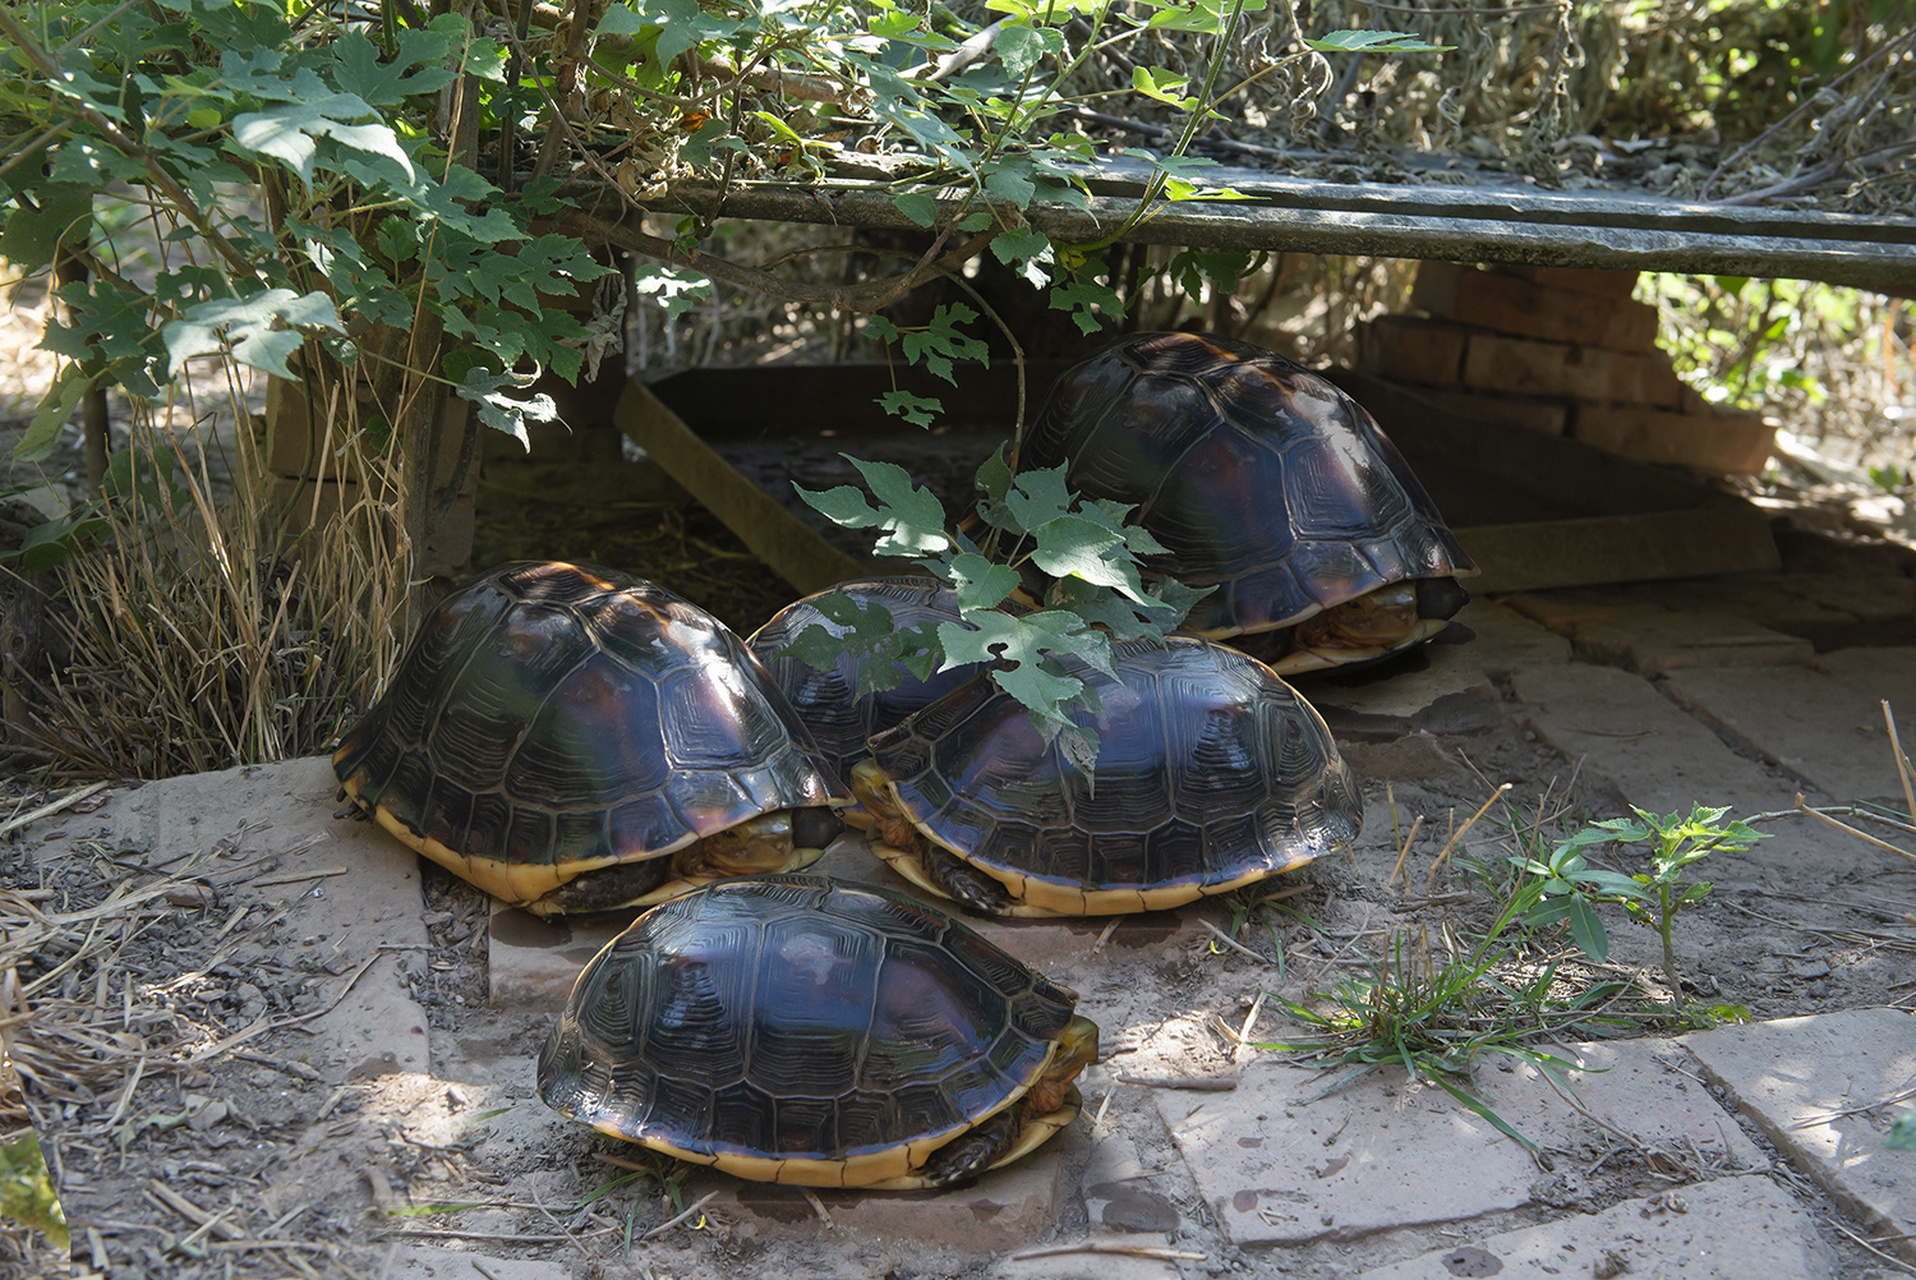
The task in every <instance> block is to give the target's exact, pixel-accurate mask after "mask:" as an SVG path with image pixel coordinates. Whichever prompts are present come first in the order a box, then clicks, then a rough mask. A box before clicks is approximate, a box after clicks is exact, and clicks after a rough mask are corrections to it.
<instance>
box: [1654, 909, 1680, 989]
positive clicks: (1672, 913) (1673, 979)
mask: <svg viewBox="0 0 1916 1280" xmlns="http://www.w3.org/2000/svg"><path fill="white" fill-rule="evenodd" d="M1657 909H1658V911H1659V912H1660V913H1661V917H1662V919H1661V921H1660V930H1661V932H1662V934H1663V980H1664V981H1665V982H1667V983H1669V984H1670V1007H1671V1008H1673V1009H1675V1008H1681V1007H1682V1005H1683V980H1682V978H1681V977H1680V976H1679V975H1678V973H1677V962H1676V947H1675V945H1674V944H1673V943H1672V942H1671V940H1670V932H1671V928H1672V926H1674V925H1675V924H1676V908H1675V907H1674V906H1672V905H1671V903H1670V886H1669V885H1667V884H1660V885H1658V886H1657Z"/></svg>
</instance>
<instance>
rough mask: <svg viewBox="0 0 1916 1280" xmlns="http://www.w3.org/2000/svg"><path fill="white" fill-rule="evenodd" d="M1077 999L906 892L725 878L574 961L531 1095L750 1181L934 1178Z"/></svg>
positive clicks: (906, 1181) (1029, 1076) (1026, 1085)
mask: <svg viewBox="0 0 1916 1280" xmlns="http://www.w3.org/2000/svg"><path fill="white" fill-rule="evenodd" d="M1076 1001H1077V997H1076V995H1075V994H1073V993H1072V992H1071V991H1069V990H1066V989H1065V988H1063V987H1059V986H1056V985H1054V984H1053V983H1051V982H1049V981H1047V980H1046V979H1045V978H1043V977H1042V976H1040V975H1038V974H1036V973H1034V972H1032V971H1031V970H1030V969H1027V968H1026V967H1025V966H1024V965H1023V964H1021V963H1019V962H1018V961H1017V960H1015V959H1013V958H1012V957H1011V956H1009V955H1007V954H1005V953H1004V952H1003V951H1001V950H999V949H998V948H997V947H995V946H993V945H992V944H991V943H989V942H987V941H985V940H984V939H983V938H981V937H979V936H978V935H977V934H976V933H974V932H973V931H972V930H970V929H969V928H967V927H965V926H964V925H962V924H960V923H958V922H957V921H955V920H953V919H951V918H950V917H949V916H947V915H945V914H944V913H943V912H941V911H938V910H937V909H935V908H933V907H928V906H926V905H924V904H923V903H920V902H917V901H914V900H913V899H910V898H907V897H905V896H903V895H901V894H894V893H891V892H889V891H886V890H882V889H877V888H873V887H871V886H867V885H857V886H853V885H847V884H842V883H836V882H833V881H830V880H825V879H817V878H811V877H806V876H765V877H754V878H749V879H735V880H721V881H718V882H716V883H714V884H711V885H708V886H705V887H703V888H701V889H698V890H696V891H694V892H691V893H688V894H685V895H683V896H682V897H679V898H675V899H673V900H672V901H670V902H666V903H664V904H661V905H660V906H657V907H654V908H653V909H652V910H650V911H648V912H646V913H645V914H644V915H642V916H640V917H639V918H638V920H636V921H635V922H634V923H633V924H632V926H631V927H630V928H629V929H627V930H626V931H625V932H624V933H622V934H620V935H619V936H618V937H617V938H615V939H613V940H612V942H610V943H609V944H607V946H606V947H605V949H604V950H602V951H600V952H599V954H598V955H597V956H596V957H595V958H594V959H593V960H592V961H591V963H589V964H588V965H586V967H585V969H584V971H583V972H582V973H580V975H579V978H578V981H577V983H576V984H575V985H574V987H573V989H572V996H571V998H570V999H569V1000H568V1001H567V1002H566V1007H565V1011H564V1013H563V1014H562V1015H561V1016H560V1018H559V1021H558V1024H557V1026H556V1027H555V1028H554V1029H553V1031H552V1034H551V1036H550V1037H549V1039H548V1040H547V1042H546V1044H545V1047H544V1050H543V1051H542V1052H541V1053H540V1055H539V1066H538V1083H539V1096H540V1097H541V1098H543V1099H544V1100H545V1102H546V1104H547V1105H549V1106H551V1107H553V1108H554V1109H555V1110H557V1111H559V1112H561V1113H562V1114H564V1115H567V1116H571V1117H573V1118H574V1119H577V1120H581V1121H584V1122H585V1123H587V1124H589V1125H591V1126H593V1127H594V1128H596V1129H599V1130H600V1131H602V1132H605V1133H608V1134H611V1135H613V1136H614V1137H619V1138H625V1139H629V1140H630V1141H633V1142H638V1143H642V1144H644V1145H645V1146H647V1147H650V1148H652V1149H653V1150H655V1151H662V1152H665V1153H666V1154H668V1155H673V1156H677V1157H679V1158H680V1159H683V1160H691V1161H695V1162H697V1163H700V1164H707V1165H716V1166H717V1167H718V1168H720V1169H722V1170H724V1171H726V1172H728V1173H733V1174H737V1175H739V1176H741V1177H745V1178H752V1179H756V1180H759V1181H765V1182H786V1183H796V1184H799V1185H803V1186H833V1187H837V1186H884V1187H911V1186H921V1185H932V1184H933V1183H930V1182H928V1181H927V1176H926V1174H925V1172H924V1171H925V1169H926V1166H927V1162H928V1161H931V1160H932V1158H933V1155H934V1153H935V1152H937V1151H938V1150H939V1149H940V1148H942V1147H944V1146H946V1144H948V1143H950V1142H951V1141H952V1140H954V1139H955V1138H957V1137H959V1136H960V1135H962V1134H965V1133H966V1132H967V1131H970V1130H972V1129H973V1128H974V1127H975V1126H977V1125H979V1124H980V1123H981V1122H983V1121H985V1120H986V1119H988V1118H989V1117H992V1116H994V1115H998V1114H999V1113H1001V1112H1004V1111H1005V1110H1006V1109H1007V1108H1009V1107H1011V1106H1012V1105H1013V1104H1014V1103H1016V1102H1017V1101H1018V1100H1019V1099H1020V1098H1022V1097H1023V1096H1024V1095H1025V1094H1026V1093H1027V1091H1028V1090H1030V1089H1031V1087H1032V1085H1033V1084H1034V1082H1036V1081H1038V1080H1039V1079H1040V1077H1041V1076H1042V1075H1043V1074H1044V1073H1045V1071H1046V1068H1047V1067H1048V1066H1049V1065H1050V1064H1051V1063H1052V1061H1053V1059H1054V1058H1055V1057H1056V1056H1057V1055H1058V1054H1059V1052H1060V1048H1061V1037H1063V1036H1064V1034H1065V1032H1066V1030H1067V1028H1068V1027H1071V1026H1072V1025H1073V1023H1074V1022H1077V1023H1081V1024H1082V1022H1083V1020H1081V1019H1074V1017H1073V1006H1074V1005H1075V1003H1076ZM1083 1025H1084V1026H1086V1027H1088V1025H1089V1024H1083ZM1091 1030H1092V1032H1093V1036H1092V1039H1091V1044H1090V1047H1089V1056H1095V1054H1096V1047H1095V1029H1094V1028H1093V1029H1091ZM1081 1047H1082V1046H1081ZM1075 1092H1076V1091H1075V1090H1072V1091H1070V1093H1069V1095H1067V1097H1068V1101H1067V1104H1066V1108H1065V1110H1066V1112H1067V1113H1066V1114H1059V1113H1056V1112H1053V1113H1046V1114H1045V1115H1043V1116H1036V1117H1033V1120H1032V1123H1033V1124H1035V1125H1036V1127H1037V1128H1039V1129H1040V1131H1041V1132H1040V1134H1039V1137H1040V1138H1042V1137H1048V1136H1049V1135H1050V1133H1051V1132H1055V1130H1056V1129H1057V1128H1061V1127H1063V1125H1065V1124H1068V1123H1069V1122H1070V1120H1071V1118H1072V1117H1073V1116H1075V1114H1076V1100H1075ZM1018 1154H1023V1151H1022V1150H1018V1151H1014V1152H1013V1153H1012V1155H1013V1156H1015V1155H1018Z"/></svg>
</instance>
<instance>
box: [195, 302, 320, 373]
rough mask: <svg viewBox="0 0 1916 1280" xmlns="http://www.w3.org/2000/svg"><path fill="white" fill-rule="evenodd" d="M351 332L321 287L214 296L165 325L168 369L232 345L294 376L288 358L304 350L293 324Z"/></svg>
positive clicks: (252, 361) (260, 365) (245, 358)
mask: <svg viewBox="0 0 1916 1280" xmlns="http://www.w3.org/2000/svg"><path fill="white" fill-rule="evenodd" d="M296 325H305V326H307V327H309V328H319V329H328V330H331V331H332V332H334V333H341V334H343V333H345V332H346V326H345V325H343V324H341V323H340V319H339V313H338V312H337V311H335V310H334V309H333V301H332V299H331V298H328V297H327V296H326V295H325V294H323V293H319V292H317V291H315V292H313V293H308V294H303V295H302V294H296V293H294V292H293V291H292V290H291V289H267V290H264V291H262V292H260V293H256V294H254V295H252V296H251V297H248V298H212V299H209V300H208V301H205V302H201V303H198V304H196V305H194V306H191V307H188V308H187V309H186V317H185V318H184V319H181V320H172V321H169V322H167V324H166V326H165V327H164V328H163V329H161V331H160V332H161V336H162V337H163V338H164V339H165V341H166V353H167V361H168V368H167V375H168V376H169V377H177V376H178V375H179V371H180V369H181V367H182V366H184V365H185V363H186V362H187V361H188V360H191V359H193V358H194V357H195V356H204V355H213V354H216V353H218V352H221V351H230V353H231V354H232V357H233V359H235V360H237V361H239V362H240V363H241V364H244V365H250V366H252V367H253V368H255V369H259V370H262V371H264V372H266V373H271V374H277V375H278V376H279V377H282V378H291V377H293V371H292V370H291V369H289V368H287V366H286V358H287V357H288V356H290V355H292V354H293V352H295V351H297V350H299V344H300V340H301V339H300V335H299V334H298V333H297V332H296V331H295V330H294V328H293V326H296Z"/></svg>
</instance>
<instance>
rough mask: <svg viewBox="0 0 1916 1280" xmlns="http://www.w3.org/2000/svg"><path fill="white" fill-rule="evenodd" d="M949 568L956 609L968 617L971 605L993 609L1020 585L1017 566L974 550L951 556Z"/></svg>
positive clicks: (975, 607) (971, 608) (972, 607)
mask: <svg viewBox="0 0 1916 1280" xmlns="http://www.w3.org/2000/svg"><path fill="white" fill-rule="evenodd" d="M948 572H949V575H950V579H951V586H952V592H953V594H954V595H955V596H956V597H957V603H958V611H959V613H961V614H963V615H965V616H967V617H969V616H970V613H971V611H972V610H974V609H996V608H997V607H998V606H999V605H1001V604H1003V603H1004V602H1005V600H1006V599H1007V598H1008V597H1009V596H1010V595H1011V593H1012V592H1014V591H1016V590H1017V589H1018V586H1019V581H1018V571H1017V570H1016V569H1013V568H1012V567H1011V566H1010V565H1004V564H997V563H994V562H993V561H991V560H987V559H986V558H985V557H984V556H981V555H979V554H978V553H977V552H975V551H967V552H963V553H961V554H959V555H956V556H954V557H952V561H951V564H950V566H949V568H948Z"/></svg>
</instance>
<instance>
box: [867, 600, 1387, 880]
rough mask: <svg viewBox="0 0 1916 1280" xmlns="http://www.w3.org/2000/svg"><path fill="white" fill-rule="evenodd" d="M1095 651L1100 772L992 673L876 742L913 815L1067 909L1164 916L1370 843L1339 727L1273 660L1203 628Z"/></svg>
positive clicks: (1078, 665)
mask: <svg viewBox="0 0 1916 1280" xmlns="http://www.w3.org/2000/svg"><path fill="white" fill-rule="evenodd" d="M1112 658H1113V665H1114V666H1115V668H1116V670H1117V674H1118V681H1117V683H1116V684H1113V683H1112V682H1111V681H1110V680H1109V679H1108V678H1105V677H1102V676H1099V675H1097V674H1096V673H1095V672H1093V671H1092V669H1091V668H1090V667H1089V666H1088V665H1087V664H1084V663H1082V662H1080V661H1079V660H1077V659H1067V660H1066V661H1065V666H1066V668H1067V670H1068V671H1069V672H1070V674H1072V675H1075V676H1078V677H1079V678H1081V679H1084V680H1086V681H1087V682H1089V683H1090V684H1091V686H1092V688H1093V690H1094V691H1095V692H1096V693H1097V696H1098V700H1099V702H1100V703H1101V704H1102V709H1101V710H1100V711H1097V712H1095V713H1094V712H1084V711H1079V712H1076V713H1074V714H1073V715H1072V720H1073V722H1074V723H1077V724H1079V725H1083V726H1086V727H1088V728H1090V729H1092V730H1094V731H1095V732H1096V734H1097V735H1098V741H1099V750H1098V756H1097V761H1096V763H1095V765H1094V767H1093V771H1092V775H1091V776H1089V777H1088V776H1087V775H1086V774H1085V773H1084V772H1083V771H1082V770H1080V769H1079V768H1078V767H1077V766H1076V765H1075V764H1073V763H1072V762H1071V760H1070V759H1069V758H1068V756H1067V754H1066V753H1065V751H1064V750H1063V748H1062V747H1061V745H1060V744H1059V743H1058V742H1057V741H1055V740H1054V741H1052V742H1049V743H1047V742H1046V741H1044V739H1043V738H1042V737H1041V736H1040V735H1039V733H1038V731H1037V730H1036V729H1035V728H1034V727H1033V726H1032V723H1031V717H1030V715H1029V714H1028V713H1027V712H1026V710H1025V708H1024V706H1023V704H1021V703H1019V702H1018V701H1017V700H1016V699H1014V698H1012V697H1011V696H1010V695H1009V694H1007V693H1005V692H1004V691H1003V690H1001V689H999V688H998V687H997V686H996V685H995V684H993V683H992V682H991V681H990V680H989V679H987V678H979V679H977V680H974V681H973V682H972V683H970V684H967V685H966V686H964V687H963V688H962V689H959V690H958V691H957V692H955V693H952V694H950V695H948V696H947V697H945V698H943V699H941V700H939V701H938V702H935V703H933V704H932V705H931V706H929V707H927V708H925V709H924V710H923V711H921V712H919V713H918V714H917V715H915V716H913V717H912V718H911V719H909V720H907V721H906V722H905V723H903V724H902V725H900V726H898V727H897V728H896V729H893V730H892V731H891V732H889V733H886V734H883V735H880V736H879V737H878V738H876V739H874V740H873V742H872V758H873V760H874V762H875V763H876V764H877V765H878V767H879V768H880V769H882V770H883V771H884V773H885V774H886V775H887V776H888V777H889V778H890V779H891V783H890V789H891V791H892V792H893V794H894V795H895V796H896V798H897V800H898V802H899V804H900V806H901V807H902V809H903V811H904V812H905V814H906V815H907V816H908V817H909V818H910V819H911V820H912V822H913V823H914V824H915V825H916V826H917V827H918V828H919V829H920V830H921V831H922V832H924V833H925V834H926V835H927V836H929V837H931V839H932V840H933V841H934V842H935V843H937V844H938V845H939V846H941V847H943V848H944V849H947V850H949V851H950V852H952V853H955V854H956V855H957V856H958V857H960V858H961V859H963V860H964V861H966V862H968V863H970V864H971V865H972V866H974V867H977V868H980V869H982V870H983V871H985V872H986V873H987V874H988V875H991V876H992V877H993V878H994V879H997V880H999V881H1001V882H1002V883H1004V884H1005V886H1006V887H1007V889H1008V890H1009V891H1010V892H1011V895H1012V897H1013V898H1014V900H1015V901H1017V902H1020V903H1024V904H1029V905H1031V906H1033V907H1037V908H1040V909H1041V910H1042V911H1043V912H1048V913H1056V914H1101V913H1104V912H1108V911H1137V910H1155V909H1159V908H1163V907H1170V906H1176V905H1178V904H1180V903H1183V902H1189V901H1191V900H1193V899H1195V898H1197V897H1199V896H1201V895H1203V894H1207V893H1218V892H1222V891H1224V890H1227V889H1230V888H1233V887H1236V886H1238V885H1241V884H1246V883H1250V882H1253V881H1256V880H1259V879H1263V878H1265V877H1267V876H1272V875H1276V874H1279V873H1280V872H1283V871H1286V870H1289V869H1291V868H1294V867H1297V866H1300V865H1302V864H1303V863H1306V862H1309V861H1311V860H1312V859H1313V858H1316V857H1318V856H1320V855H1321V854H1323V853H1324V852H1326V851H1327V850H1330V849H1333V848H1335V847H1337V846H1339V845H1342V844H1346V843H1348V842H1349V841H1351V840H1352V839H1354V838H1355V837H1356V835H1357V833H1358V830H1359V827H1360V825H1361V823H1362V820H1363V803H1362V799H1361V797H1360V795H1359V792H1358V789H1357V786H1356V782H1355V780H1354V779H1353V778H1352V776H1351V773H1350V770H1349V768H1348V767H1347V766H1346V765H1345V764H1344V761H1343V759H1342V757H1340V756H1339V755H1338V753H1337V747H1336V744H1335V743H1334V742H1333V741H1332V740H1331V735H1330V731H1329V730H1328V729H1327V728H1326V727H1325V725H1324V722H1323V720H1322V719H1321V718H1319V716H1318V715H1317V713H1316V711H1314V710H1313V709H1312V708H1311V706H1310V704H1309V703H1308V702H1306V701H1305V700H1304V699H1303V698H1301V697H1299V696H1298V694H1297V693H1296V691H1295V690H1293V689H1292V688H1291V687H1290V686H1289V685H1287V684H1285V683H1284V682H1283V681H1282V680H1280V679H1278V677H1277V676H1276V675H1275V674H1273V673H1272V672H1271V670H1270V669H1269V668H1268V667H1266V666H1265V665H1264V664H1262V663H1260V662H1257V661H1256V660H1255V659H1252V658H1249V657H1246V656H1245V655H1243V654H1241V653H1239V652H1237V651H1236V650H1235V649H1230V648H1227V647H1225V646H1223V645H1220V644H1215V643H1212V642H1211V641H1208V640H1201V639H1198V638H1196V637H1190V636H1174V637H1171V638H1170V639H1168V640H1167V641H1165V642H1163V643H1157V642H1153V641H1149V640H1139V641H1130V642H1126V643H1122V644H1114V645H1113V646H1112Z"/></svg>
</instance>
